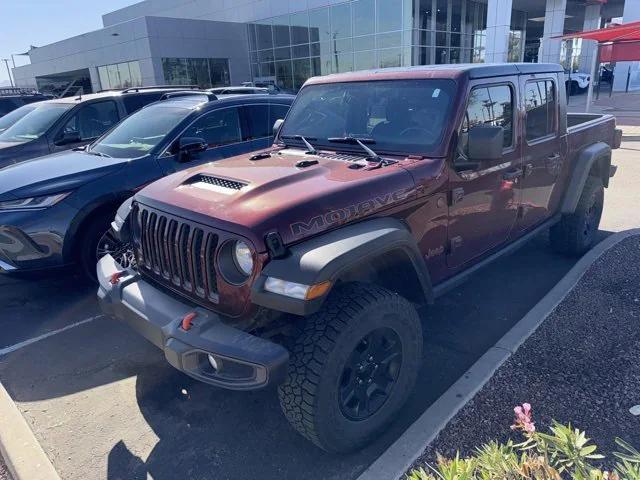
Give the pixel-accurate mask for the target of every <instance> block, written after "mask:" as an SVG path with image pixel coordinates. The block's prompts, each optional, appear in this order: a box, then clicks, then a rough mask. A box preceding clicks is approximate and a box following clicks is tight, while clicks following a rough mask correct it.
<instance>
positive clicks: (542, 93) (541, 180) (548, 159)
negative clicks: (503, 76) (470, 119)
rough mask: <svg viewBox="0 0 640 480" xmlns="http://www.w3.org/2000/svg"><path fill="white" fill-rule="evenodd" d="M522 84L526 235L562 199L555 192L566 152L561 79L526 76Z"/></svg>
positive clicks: (523, 225) (523, 220)
mask: <svg viewBox="0 0 640 480" xmlns="http://www.w3.org/2000/svg"><path fill="white" fill-rule="evenodd" d="M560 76H562V74H560ZM520 82H521V83H520V88H521V91H522V92H523V101H524V110H525V118H524V123H523V134H522V137H523V139H524V142H523V147H522V150H523V169H524V172H525V174H524V176H523V178H522V180H521V181H520V182H519V184H518V188H519V190H520V195H521V207H520V208H521V211H520V219H519V220H518V231H519V232H524V231H526V230H529V229H531V228H532V227H535V226H536V225H537V224H539V223H541V222H543V221H544V220H545V219H547V218H548V217H549V216H550V215H551V212H552V211H553V210H554V208H555V204H557V201H558V199H557V198H554V195H553V191H554V186H555V184H556V181H557V179H558V176H559V174H560V173H561V171H562V163H563V158H564V154H565V152H563V148H562V145H563V139H562V136H561V134H560V128H559V123H560V122H559V120H560V109H559V101H558V96H559V91H558V88H559V86H558V82H557V77H556V76H555V75H553V74H538V75H523V76H522V77H521V79H520Z"/></svg>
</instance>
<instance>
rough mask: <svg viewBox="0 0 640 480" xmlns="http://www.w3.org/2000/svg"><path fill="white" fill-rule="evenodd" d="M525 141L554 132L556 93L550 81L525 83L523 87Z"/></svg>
mask: <svg viewBox="0 0 640 480" xmlns="http://www.w3.org/2000/svg"><path fill="white" fill-rule="evenodd" d="M524 100H525V109H526V112H527V119H526V137H527V141H532V140H536V139H538V138H542V137H546V136H548V135H553V134H554V133H555V131H556V91H555V87H554V85H553V82H552V81H550V80H544V81H536V82H527V84H526V87H525V97H524Z"/></svg>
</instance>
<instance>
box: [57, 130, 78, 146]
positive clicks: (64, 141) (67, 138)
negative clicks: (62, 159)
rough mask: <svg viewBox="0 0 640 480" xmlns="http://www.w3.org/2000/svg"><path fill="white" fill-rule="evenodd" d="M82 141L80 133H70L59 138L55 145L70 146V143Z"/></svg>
mask: <svg viewBox="0 0 640 480" xmlns="http://www.w3.org/2000/svg"><path fill="white" fill-rule="evenodd" d="M81 141H82V139H81V138H80V134H79V133H78V132H70V133H65V134H64V135H63V136H62V137H60V138H58V140H56V141H55V142H54V143H55V144H56V145H57V146H59V147H60V146H62V145H69V144H70V143H79V142H81Z"/></svg>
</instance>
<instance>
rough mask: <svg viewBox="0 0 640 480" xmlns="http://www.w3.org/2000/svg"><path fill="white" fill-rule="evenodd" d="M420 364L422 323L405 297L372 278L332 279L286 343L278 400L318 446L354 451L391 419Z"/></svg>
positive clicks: (307, 436)
mask: <svg viewBox="0 0 640 480" xmlns="http://www.w3.org/2000/svg"><path fill="white" fill-rule="evenodd" d="M421 363H422V327H421V325H420V319H419V317H418V314H417V312H416V310H415V308H414V307H413V305H412V304H411V303H409V302H408V301H407V300H405V299H404V298H403V297H400V296H399V295H397V294H396V293H393V292H391V291H389V290H387V289H384V288H382V287H378V286H375V285H368V284H360V283H352V284H347V285H343V286H339V287H337V288H336V290H335V291H334V292H333V293H332V294H331V296H330V297H329V299H328V300H327V303H326V304H325V306H324V307H323V309H322V310H321V311H320V312H318V313H316V314H314V315H312V316H310V317H309V318H307V319H306V321H305V324H304V327H303V330H302V332H301V333H300V334H299V335H298V337H297V338H296V340H295V342H294V344H293V347H292V352H291V358H290V362H289V371H288V376H287V379H286V381H285V383H284V384H282V385H281V386H280V387H279V389H278V393H279V398H280V405H281V407H282V410H283V412H284V414H285V416H286V417H287V419H288V420H289V422H290V423H291V425H292V426H293V427H294V428H295V429H296V430H297V431H298V432H299V433H301V434H302V435H303V436H305V437H306V438H307V439H309V440H311V441H312V442H313V443H315V444H316V445H317V446H319V447H320V448H322V449H323V450H326V451H329V452H346V451H351V450H356V449H358V448H360V447H362V446H364V445H366V444H367V443H370V442H371V441H372V440H374V439H375V438H376V437H377V435H378V434H379V433H380V432H381V431H382V430H384V429H385V428H386V427H387V425H388V424H389V423H390V422H391V421H393V419H394V416H395V414H396V413H397V412H398V410H399V409H400V408H401V407H402V405H404V403H405V402H406V400H407V398H408V397H409V395H410V393H411V391H412V389H413V387H414V385H415V381H416V378H417V375H418V371H419V369H420V365H421Z"/></svg>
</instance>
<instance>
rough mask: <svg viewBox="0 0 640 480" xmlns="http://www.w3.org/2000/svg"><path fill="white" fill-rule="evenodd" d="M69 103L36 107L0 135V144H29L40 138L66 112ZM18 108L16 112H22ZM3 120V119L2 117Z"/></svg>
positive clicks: (69, 105) (69, 107)
mask: <svg viewBox="0 0 640 480" xmlns="http://www.w3.org/2000/svg"><path fill="white" fill-rule="evenodd" d="M72 107H73V104H71V103H43V104H40V105H36V106H35V108H34V109H33V110H32V111H30V112H28V113H27V114H26V115H25V116H24V117H22V118H21V119H19V120H18V121H17V122H16V123H14V124H13V125H12V126H10V127H8V128H7V129H6V130H5V131H4V132H2V133H0V142H21V143H24V142H29V141H31V140H35V139H36V138H40V137H41V136H42V135H44V134H45V133H46V132H47V130H49V128H51V126H52V125H53V124H54V123H55V122H56V120H58V119H59V118H60V117H61V116H62V115H63V114H64V113H65V112H66V111H67V110H70V109H71V108H72ZM23 108H26V106H24V107H20V108H19V109H18V110H22V109H23ZM2 119H4V117H2Z"/></svg>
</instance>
